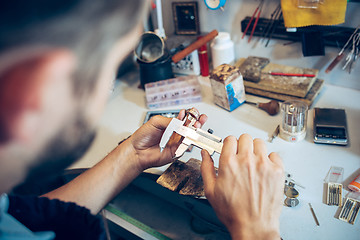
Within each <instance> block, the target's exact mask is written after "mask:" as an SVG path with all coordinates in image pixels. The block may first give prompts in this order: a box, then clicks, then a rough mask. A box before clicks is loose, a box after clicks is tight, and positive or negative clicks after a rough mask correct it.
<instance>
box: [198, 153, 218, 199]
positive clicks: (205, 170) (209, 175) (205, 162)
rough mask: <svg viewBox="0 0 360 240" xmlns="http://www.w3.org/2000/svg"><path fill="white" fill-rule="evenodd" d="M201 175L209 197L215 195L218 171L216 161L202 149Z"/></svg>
mask: <svg viewBox="0 0 360 240" xmlns="http://www.w3.org/2000/svg"><path fill="white" fill-rule="evenodd" d="M201 157H202V162H201V175H202V178H203V181H204V189H205V195H206V197H207V198H211V197H212V196H214V188H215V182H216V173H215V168H214V162H213V160H212V158H211V156H210V154H209V153H208V151H206V150H201Z"/></svg>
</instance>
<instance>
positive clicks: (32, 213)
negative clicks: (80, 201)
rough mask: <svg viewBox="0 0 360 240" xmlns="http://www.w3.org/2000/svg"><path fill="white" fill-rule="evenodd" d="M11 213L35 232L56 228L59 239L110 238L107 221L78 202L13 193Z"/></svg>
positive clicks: (10, 199)
mask: <svg viewBox="0 0 360 240" xmlns="http://www.w3.org/2000/svg"><path fill="white" fill-rule="evenodd" d="M9 201H10V205H9V209H8V213H9V214H10V215H12V216H13V217H14V218H16V219H17V220H18V221H19V222H21V223H22V224H23V225H25V226H26V227H27V228H29V229H30V230H31V231H33V232H37V231H53V232H55V234H56V239H101V240H102V239H106V233H105V228H104V224H103V221H102V219H101V217H100V216H98V215H96V216H95V215H92V214H91V213H90V210H89V209H87V208H85V207H80V206H78V205H76V204H75V203H69V202H62V201H60V200H56V199H53V200H50V199H48V198H45V197H40V198H39V197H37V196H9Z"/></svg>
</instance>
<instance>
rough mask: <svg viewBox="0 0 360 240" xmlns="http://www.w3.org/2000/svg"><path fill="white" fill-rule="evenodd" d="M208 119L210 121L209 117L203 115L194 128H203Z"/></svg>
mask: <svg viewBox="0 0 360 240" xmlns="http://www.w3.org/2000/svg"><path fill="white" fill-rule="evenodd" d="M207 119H208V116H206V115H205V114H201V115H200V117H199V120H198V121H196V123H195V124H194V127H196V128H201V127H202V126H203V125H204V124H205V122H206V121H207Z"/></svg>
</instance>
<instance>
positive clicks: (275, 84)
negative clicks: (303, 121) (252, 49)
mask: <svg viewBox="0 0 360 240" xmlns="http://www.w3.org/2000/svg"><path fill="white" fill-rule="evenodd" d="M245 63H246V60H245V59H240V60H239V61H238V62H237V63H236V64H235V66H237V67H238V68H240V69H241V66H242V64H245ZM271 72H282V73H300V74H315V76H317V74H318V72H319V70H317V69H311V68H299V67H292V66H286V65H280V64H275V63H269V64H267V65H266V66H265V67H264V68H263V69H262V70H261V75H260V81H259V82H257V83H256V82H252V81H246V80H245V81H244V85H245V87H251V88H254V89H259V90H263V91H269V92H273V93H280V94H286V95H291V96H296V97H303V98H304V97H305V96H306V95H307V93H308V91H309V90H310V88H311V87H312V85H313V84H314V82H315V80H316V77H289V76H273V75H271V74H270V73H271Z"/></svg>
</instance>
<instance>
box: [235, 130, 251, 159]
mask: <svg viewBox="0 0 360 240" xmlns="http://www.w3.org/2000/svg"><path fill="white" fill-rule="evenodd" d="M253 152H254V142H253V139H252V137H251V136H250V135H249V134H246V133H245V134H242V135H241V136H240V138H239V142H238V149H237V153H238V154H248V153H253Z"/></svg>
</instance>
